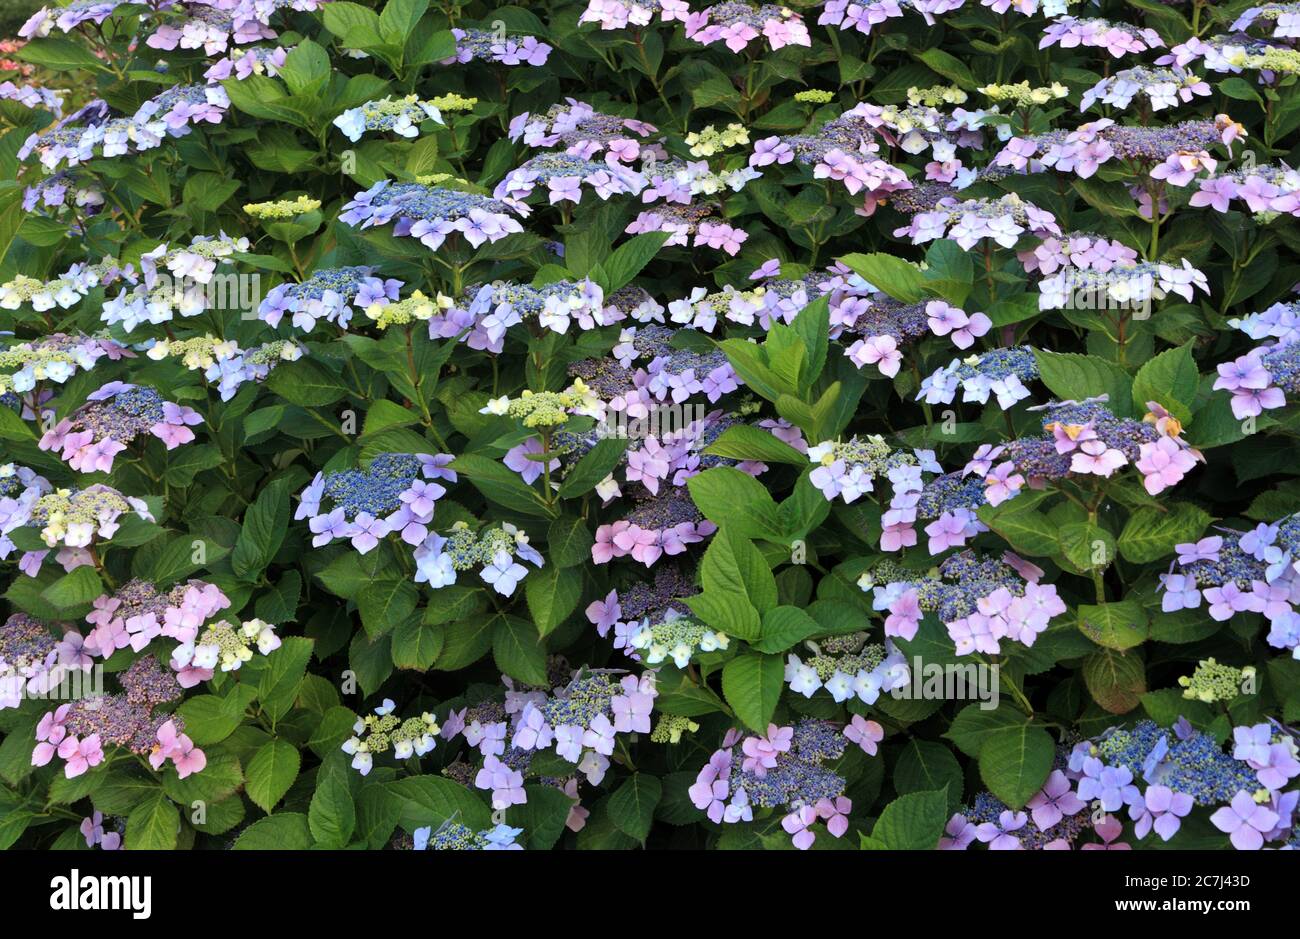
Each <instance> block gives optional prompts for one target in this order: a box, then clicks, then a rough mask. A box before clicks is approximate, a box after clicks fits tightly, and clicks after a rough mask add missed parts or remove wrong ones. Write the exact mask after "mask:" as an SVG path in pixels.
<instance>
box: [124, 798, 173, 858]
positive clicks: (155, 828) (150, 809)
mask: <svg viewBox="0 0 1300 939" xmlns="http://www.w3.org/2000/svg"><path fill="white" fill-rule="evenodd" d="M180 826H181V813H180V812H179V811H178V810H177V808H176V806H175V805H173V804H172V801H171V800H170V799H168V798H167V796H166V794H164V793H163V792H162V791H161V790H159V791H157V792H156V793H155V794H154V795H153V796H151V797H149V798H148V799H145V800H144V801H143V802H141V803H140V804H139V805H137V806H136V807H135V808H134V809H132V810H131V814H130V815H128V816H127V818H126V836H125V837H124V838H123V839H122V844H123V845H124V846H125V847H126V848H127V849H129V850H131V851H170V850H172V849H173V848H175V847H176V836H177V835H178V834H179V832H180Z"/></svg>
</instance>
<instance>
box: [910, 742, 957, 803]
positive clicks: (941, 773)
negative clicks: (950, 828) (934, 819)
mask: <svg viewBox="0 0 1300 939" xmlns="http://www.w3.org/2000/svg"><path fill="white" fill-rule="evenodd" d="M963 781H964V777H963V775H962V769H961V764H959V763H958V762H957V758H956V757H955V756H953V755H952V751H951V750H949V749H948V748H947V747H945V746H944V745H943V744H941V743H936V742H935V741H933V740H919V739H915V738H914V739H912V740H909V741H908V742H907V745H906V746H905V747H903V752H902V753H900V754H899V755H898V762H897V763H896V764H894V788H895V789H897V790H898V793H899V795H907V794H908V793H910V792H934V791H936V790H940V791H942V790H946V791H947V793H948V799H949V807H950V808H951V807H952V806H953V805H955V804H956V803H958V802H960V800H961V795H962V788H963Z"/></svg>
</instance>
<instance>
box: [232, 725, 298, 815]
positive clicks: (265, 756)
mask: <svg viewBox="0 0 1300 939" xmlns="http://www.w3.org/2000/svg"><path fill="white" fill-rule="evenodd" d="M301 765H302V757H301V756H300V755H299V753H298V748H297V747H295V746H294V745H293V744H291V743H289V742H288V741H286V740H272V741H270V742H269V743H266V744H264V745H263V746H262V748H261V749H259V750H258V751H257V752H256V753H255V754H253V758H252V759H251V760H249V761H248V770H247V774H246V775H247V777H248V783H247V785H246V787H245V791H246V792H247V793H248V797H249V798H250V799H252V800H253V803H254V804H255V805H257V806H259V807H260V808H261V809H262V811H264V812H266V814H268V815H270V814H271V812H272V810H273V809H274V808H275V804H276V803H277V802H279V801H280V800H281V799H282V798H284V794H285V793H286V792H288V791H289V787H290V786H292V785H293V781H294V780H295V779H297V778H298V768H299V767H300V766H301Z"/></svg>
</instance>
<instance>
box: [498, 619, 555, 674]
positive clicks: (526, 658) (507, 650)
mask: <svg viewBox="0 0 1300 939" xmlns="http://www.w3.org/2000/svg"><path fill="white" fill-rule="evenodd" d="M492 658H493V659H494V660H495V661H496V663H497V667H498V668H500V669H501V671H503V672H505V673H506V674H507V675H509V676H510V677H511V678H514V679H516V680H518V681H522V682H525V683H527V684H530V685H543V686H545V685H546V684H547V680H546V646H545V645H543V643H542V641H541V639H540V637H539V636H538V635H537V627H536V626H534V625H533V624H532V623H529V622H528V621H526V620H522V619H520V618H519V617H517V616H502V617H500V621H499V622H498V623H497V627H496V633H495V635H494V636H493V638H492Z"/></svg>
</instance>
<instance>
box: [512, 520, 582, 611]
mask: <svg viewBox="0 0 1300 939" xmlns="http://www.w3.org/2000/svg"><path fill="white" fill-rule="evenodd" d="M584 531H585V528H584ZM524 597H525V599H526V600H527V602H528V612H529V613H530V614H532V617H533V622H534V623H535V624H536V625H537V632H538V634H539V635H541V636H547V635H549V634H550V633H552V632H554V631H555V630H556V629H557V628H559V626H560V624H561V623H563V622H564V621H565V620H566V619H568V618H569V615H570V614H571V613H573V611H574V610H575V609H577V607H578V601H579V600H581V599H582V572H581V571H580V570H578V568H576V567H546V568H543V569H542V570H540V571H537V572H535V573H532V574H529V575H528V578H527V579H526V580H525V581H524Z"/></svg>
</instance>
